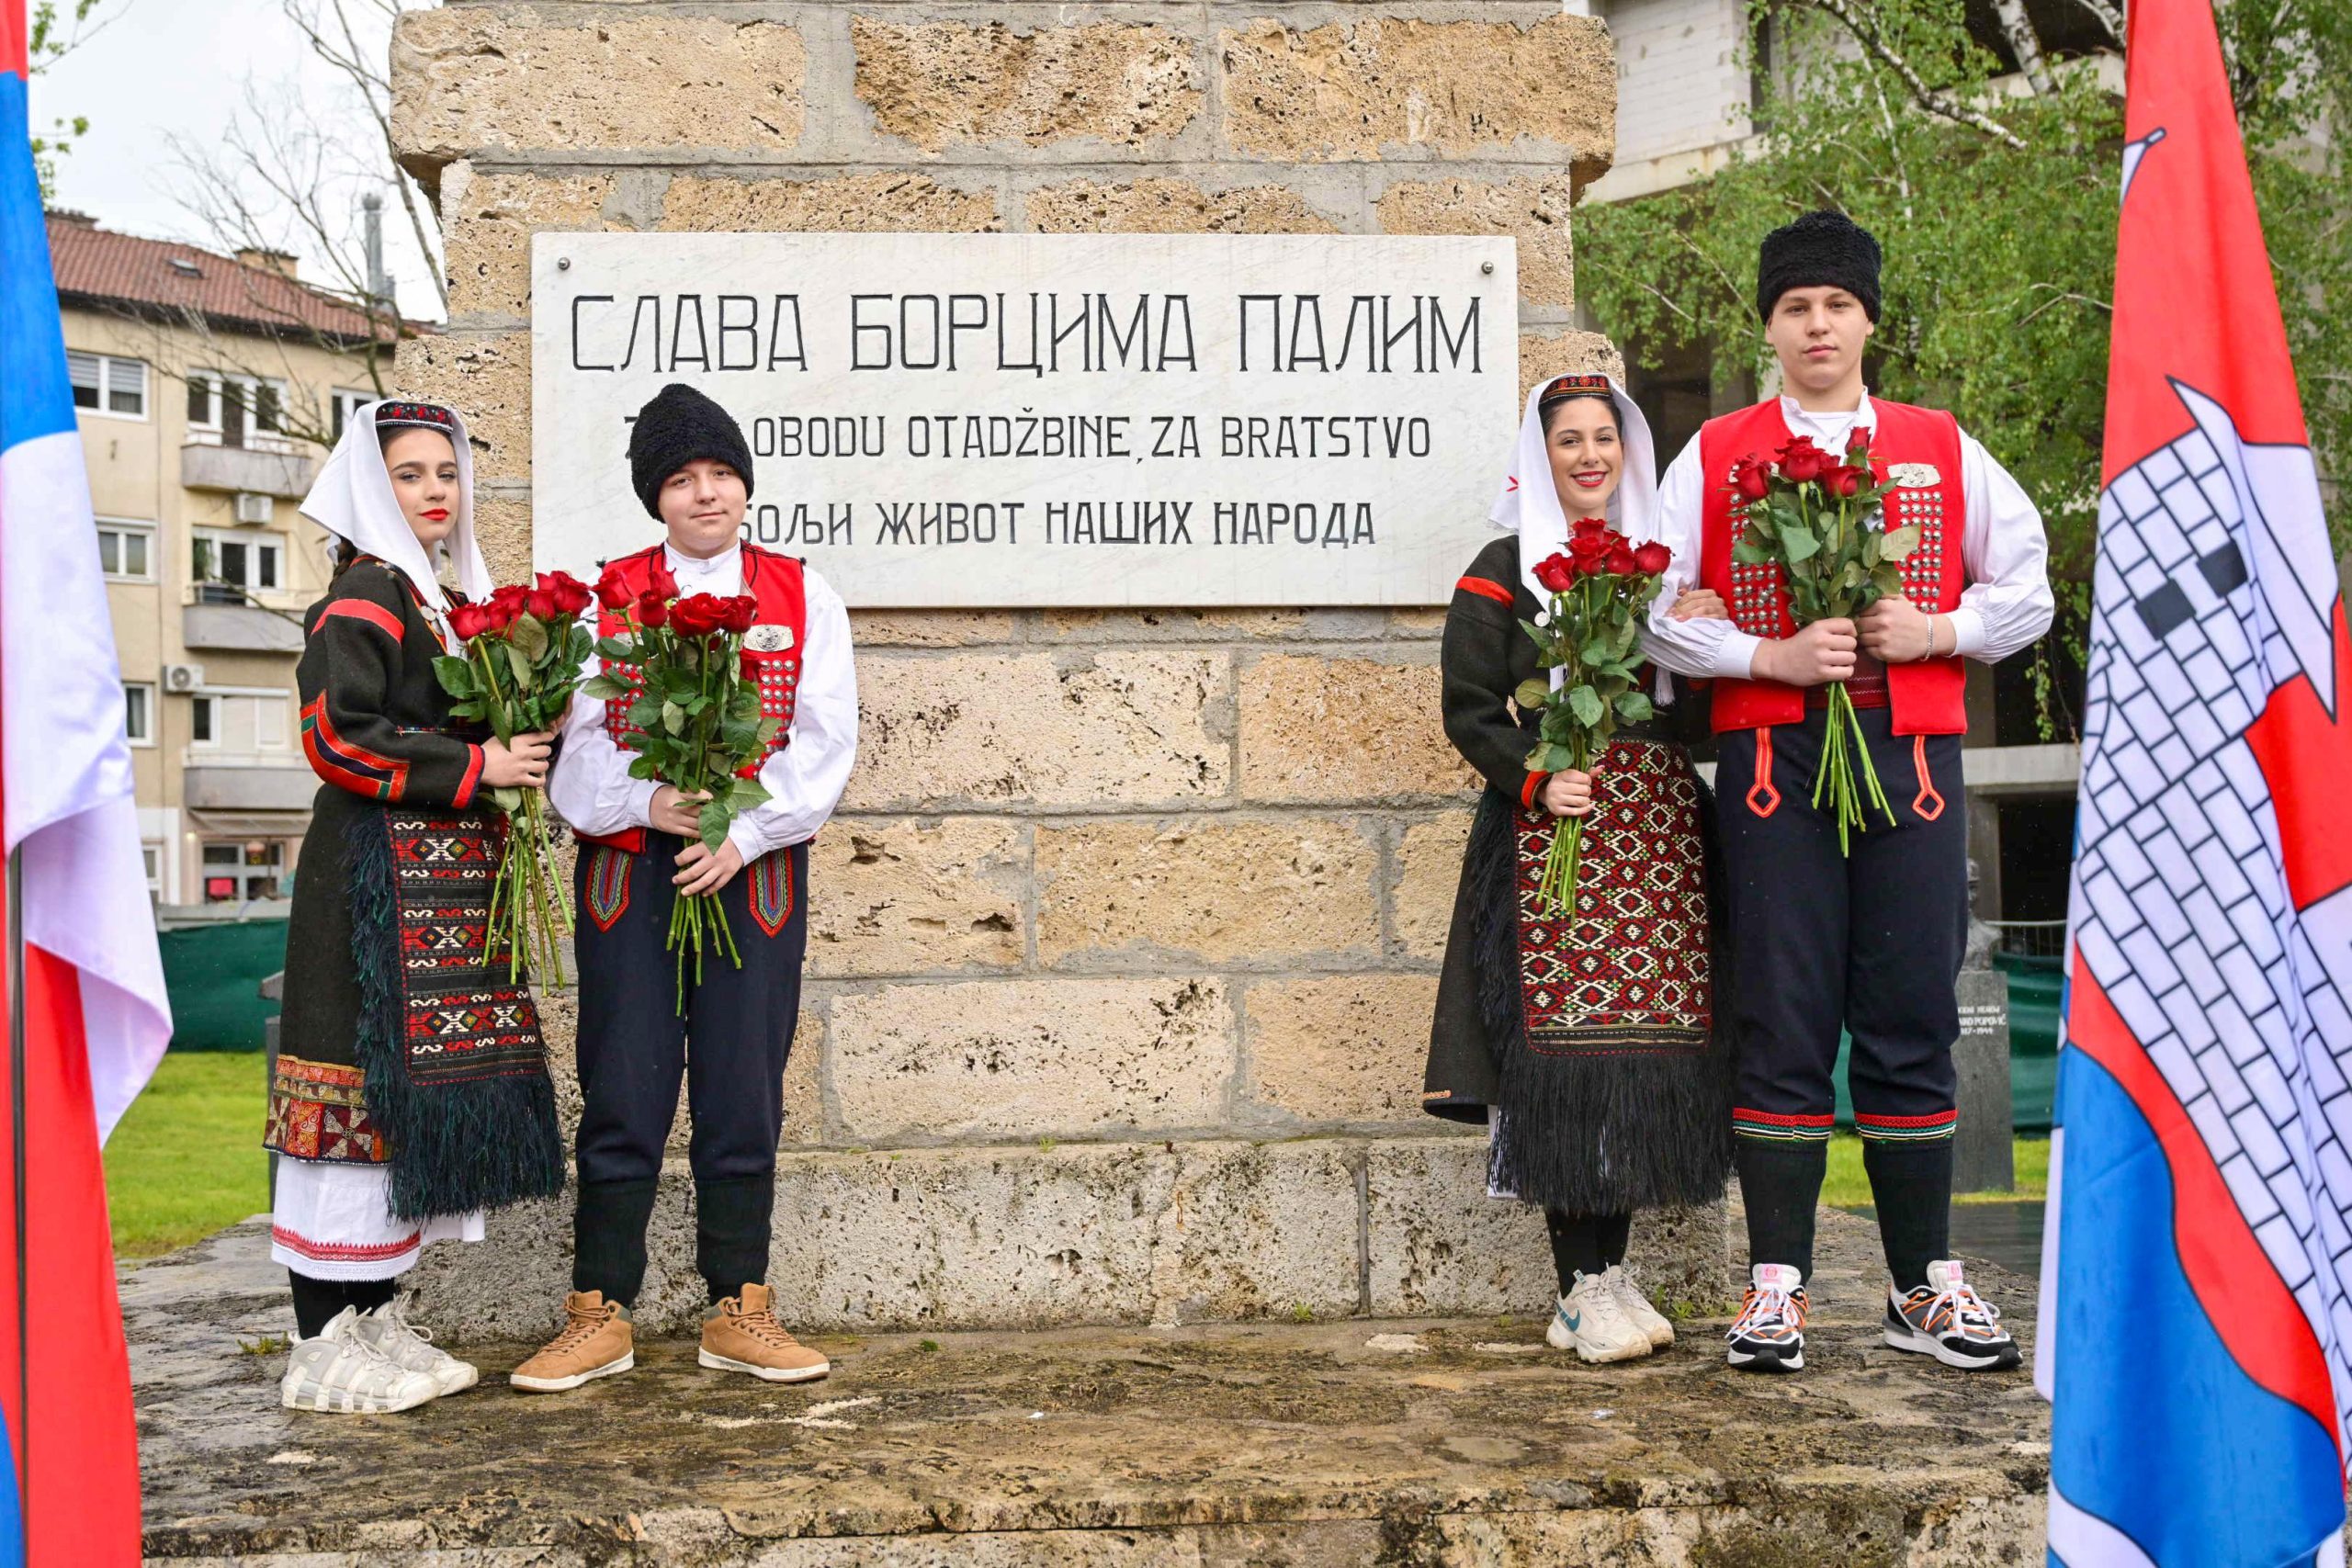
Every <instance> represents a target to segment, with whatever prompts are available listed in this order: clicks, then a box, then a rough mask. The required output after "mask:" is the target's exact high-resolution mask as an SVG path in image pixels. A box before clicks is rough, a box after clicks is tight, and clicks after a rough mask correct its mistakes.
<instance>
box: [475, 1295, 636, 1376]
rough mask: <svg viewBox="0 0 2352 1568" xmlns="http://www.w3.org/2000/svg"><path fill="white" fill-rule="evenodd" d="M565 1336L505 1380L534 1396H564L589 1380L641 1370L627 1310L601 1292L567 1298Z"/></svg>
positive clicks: (564, 1308)
mask: <svg viewBox="0 0 2352 1568" xmlns="http://www.w3.org/2000/svg"><path fill="white" fill-rule="evenodd" d="M563 1315H564V1320H565V1321H564V1325H563V1332H562V1333H560V1334H558V1335H557V1336H556V1337H554V1338H552V1339H550V1340H548V1343H547V1348H545V1349H543V1350H541V1351H540V1352H539V1353H538V1354H537V1355H536V1356H534V1357H532V1358H531V1359H529V1360H527V1361H526V1362H524V1363H523V1364H522V1365H521V1366H519V1367H517V1368H515V1371H513V1372H512V1373H510V1374H509V1375H508V1377H507V1380H506V1381H507V1382H511V1383H513V1384H514V1385H515V1387H516V1388H520V1389H527V1390H529V1391H530V1392H531V1393H561V1392H563V1391H564V1390H565V1389H567V1388H578V1387H579V1386H580V1385H581V1384H582V1383H583V1382H587V1381H588V1380H589V1379H591V1378H606V1377H610V1376H612V1375H613V1374H614V1373H615V1372H625V1371H628V1370H629V1369H630V1368H631V1367H633V1366H635V1365H637V1330H636V1328H635V1327H633V1326H632V1325H630V1323H629V1315H628V1308H627V1307H625V1306H623V1305H621V1303H618V1302H608V1301H606V1300H605V1295H604V1292H601V1291H574V1292H571V1294H570V1295H568V1296H566V1297H564V1298H563Z"/></svg>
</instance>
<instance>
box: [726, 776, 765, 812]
mask: <svg viewBox="0 0 2352 1568" xmlns="http://www.w3.org/2000/svg"><path fill="white" fill-rule="evenodd" d="M769 799H770V796H769V795H768V787H767V785H765V784H762V783H761V782H760V781H759V780H757V779H737V780H736V781H735V782H734V783H733V784H729V785H728V786H727V804H728V806H729V808H730V809H732V810H735V811H750V810H752V808H754V807H762V806H765V805H766V804H767V803H768V801H769Z"/></svg>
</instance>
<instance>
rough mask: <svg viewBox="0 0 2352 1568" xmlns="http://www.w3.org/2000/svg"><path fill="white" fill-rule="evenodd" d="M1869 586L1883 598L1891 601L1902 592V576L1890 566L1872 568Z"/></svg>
mask: <svg viewBox="0 0 2352 1568" xmlns="http://www.w3.org/2000/svg"><path fill="white" fill-rule="evenodd" d="M1871 587H1873V588H1875V589H1877V590H1878V591H1879V593H1880V594H1881V595H1882V596H1883V597H1885V598H1890V599H1891V598H1893V597H1894V595H1896V594H1898V593H1900V592H1903V574H1902V573H1901V572H1900V571H1898V570H1895V569H1894V567H1892V566H1885V565H1881V566H1874V567H1872V568H1871Z"/></svg>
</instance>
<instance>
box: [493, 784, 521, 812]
mask: <svg viewBox="0 0 2352 1568" xmlns="http://www.w3.org/2000/svg"><path fill="white" fill-rule="evenodd" d="M490 798H491V800H492V803H493V804H495V805H496V806H497V807H498V808H499V809H500V810H501V811H503V812H504V813H506V815H507V816H509V817H512V816H514V815H515V813H516V812H517V811H520V810H522V809H523V792H522V791H521V790H519V789H517V788H515V786H514V785H512V784H502V785H500V786H499V787H497V788H495V789H493V790H492V791H491V792H490Z"/></svg>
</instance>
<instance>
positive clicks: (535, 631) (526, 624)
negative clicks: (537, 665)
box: [506, 611, 548, 660]
mask: <svg viewBox="0 0 2352 1568" xmlns="http://www.w3.org/2000/svg"><path fill="white" fill-rule="evenodd" d="M506 640H507V641H508V642H509V643H510V644H512V645H513V646H514V647H515V648H517V649H521V650H522V653H523V657H524V658H526V659H534V660H535V659H537V658H538V657H539V656H540V655H541V654H543V653H545V652H546V651H547V650H548V626H547V623H546V622H545V621H542V620H541V619H539V618H538V616H537V615H532V614H531V613H529V612H528V611H525V612H524V613H523V614H522V615H517V616H515V624H514V625H513V626H509V627H507V628H506Z"/></svg>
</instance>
